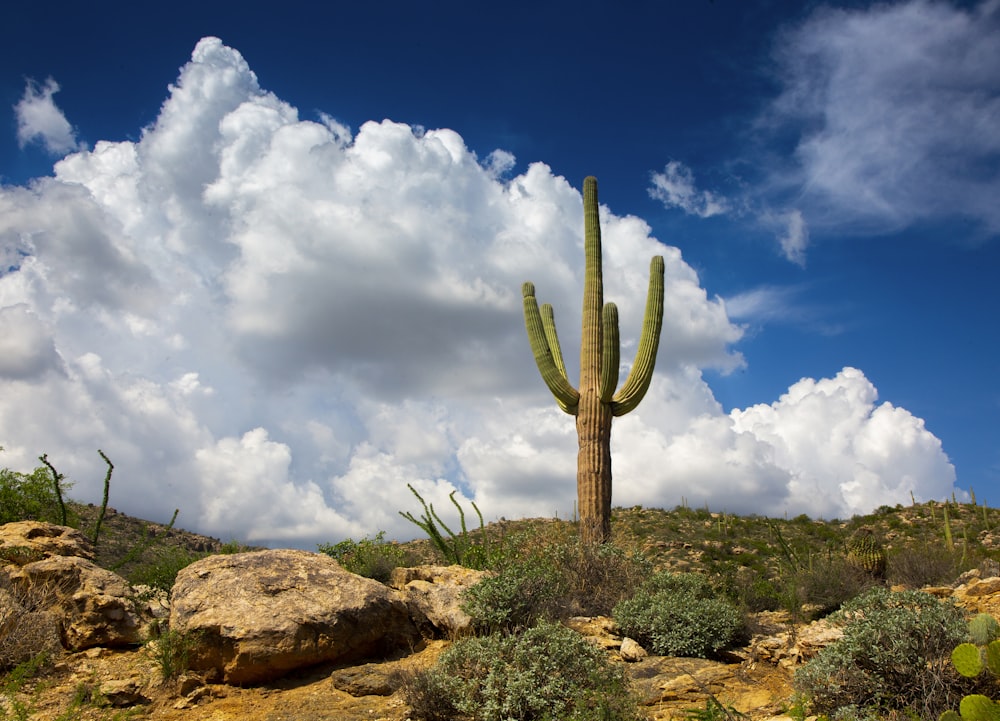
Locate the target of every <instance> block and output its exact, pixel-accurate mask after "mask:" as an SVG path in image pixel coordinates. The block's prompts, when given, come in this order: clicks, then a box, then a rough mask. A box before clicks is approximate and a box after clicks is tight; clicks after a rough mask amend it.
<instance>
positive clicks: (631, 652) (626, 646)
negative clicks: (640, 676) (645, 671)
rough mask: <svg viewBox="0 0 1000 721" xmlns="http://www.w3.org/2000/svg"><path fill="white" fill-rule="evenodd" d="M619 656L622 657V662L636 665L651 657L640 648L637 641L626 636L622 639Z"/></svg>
mask: <svg viewBox="0 0 1000 721" xmlns="http://www.w3.org/2000/svg"><path fill="white" fill-rule="evenodd" d="M618 655H619V656H621V658H622V661H626V662H628V663H634V662H636V661H641V660H642V659H644V658H646V656H648V655H649V652H648V651H646V649H644V648H643V647H642V646H640V645H639V644H638V643H637V642H636V641H634V640H633V639H631V638H629V637H628V636H626V637H625V638H623V639H622V645H621V648H620V649H618Z"/></svg>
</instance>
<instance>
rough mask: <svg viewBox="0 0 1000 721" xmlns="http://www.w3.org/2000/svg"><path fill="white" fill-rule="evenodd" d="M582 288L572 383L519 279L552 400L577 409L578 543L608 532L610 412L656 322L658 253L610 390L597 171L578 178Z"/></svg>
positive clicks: (614, 353) (632, 393)
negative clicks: (626, 354)
mask: <svg viewBox="0 0 1000 721" xmlns="http://www.w3.org/2000/svg"><path fill="white" fill-rule="evenodd" d="M583 218H584V254H585V266H584V289H583V337H582V342H581V344H580V383H579V387H578V388H574V387H573V386H572V384H571V383H570V381H569V378H568V376H567V374H566V365H565V364H564V363H563V357H562V350H561V348H560V347H559V338H558V335H557V334H556V325H555V316H554V315H553V312H552V306H551V305H549V304H547V303H546V304H545V305H543V306H542V307H541V309H539V307H538V301H537V300H536V299H535V286H534V285H533V284H532V283H525V284H524V285H523V286H522V288H521V292H522V295H523V296H524V322H525V326H526V327H527V331H528V340H529V341H530V343H531V350H532V352H533V353H534V355H535V363H536V364H537V365H538V370H539V371H540V372H541V374H542V379H543V380H544V381H545V384H546V385H547V386H548V387H549V390H550V391H552V395H553V396H555V399H556V403H557V404H558V405H559V407H560V408H561V409H562V410H563V411H565V412H566V413H569V414H570V415H574V416H576V430H577V437H578V440H579V447H580V448H579V453H578V455H577V475H576V487H577V497H578V500H579V508H580V529H581V530H580V535H581V538H582V539H583V541H584V542H585V543H605V542H607V541H608V540H609V539H610V537H611V420H612V418H613V417H615V416H621V415H624V414H626V413H628V412H629V411H631V410H634V409H635V407H636V406H637V405H639V401H641V400H642V398H643V396H644V395H645V394H646V390H647V389H648V388H649V383H650V380H651V379H652V377H653V366H654V364H655V363H656V351H657V348H658V347H659V343H660V328H661V326H662V324H663V272H664V265H663V257H662V256H655V257H654V258H653V259H652V261H651V262H650V266H649V291H648V294H647V297H646V311H645V317H644V319H643V324H642V336H641V338H640V340H639V349H638V352H637V353H636V358H635V363H634V364H633V365H632V370H631V371H630V372H629V375H628V378H626V379H625V383H624V385H623V386H622V387H621V389H620V390H619V391H618V392H617V393H616V392H615V388H616V387H617V386H618V371H619V353H620V349H619V344H618V308H617V307H616V306H615V304H614V303H605V302H604V281H603V277H602V274H601V226H600V221H599V217H598V203H597V179H596V178H593V177H588V178H586V179H585V180H584V181H583Z"/></svg>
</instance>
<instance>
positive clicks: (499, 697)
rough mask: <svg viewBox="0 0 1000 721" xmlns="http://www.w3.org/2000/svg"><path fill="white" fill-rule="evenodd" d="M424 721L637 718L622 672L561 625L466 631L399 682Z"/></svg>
mask: <svg viewBox="0 0 1000 721" xmlns="http://www.w3.org/2000/svg"><path fill="white" fill-rule="evenodd" d="M404 693H405V696H406V700H407V703H408V704H409V705H410V708H411V711H412V713H413V715H414V716H415V717H416V718H418V719H423V720H424V721H452V720H453V719H469V720H470V721H535V720H538V721H542V720H545V721H554V720H555V719H559V721H638V719H640V718H641V716H640V715H639V712H638V707H637V704H636V701H635V699H634V697H633V696H632V694H631V693H630V691H629V687H628V681H627V676H626V674H625V672H624V670H623V669H622V668H621V667H620V666H615V665H613V664H611V663H610V662H609V660H608V656H607V654H606V653H604V652H603V651H601V650H600V649H598V648H597V647H596V646H594V645H592V644H590V643H589V642H587V641H586V640H585V639H584V638H583V637H581V636H580V635H579V634H577V633H576V632H575V631H572V630H570V629H568V628H566V627H564V626H561V625H559V624H553V623H547V622H542V623H540V624H538V625H537V626H534V627H533V628H530V629H528V630H527V631H525V632H524V633H523V634H520V635H509V634H503V633H496V634H493V635H490V636H485V637H482V638H466V639H462V640H460V641H456V642H455V643H454V644H453V645H452V646H451V647H449V648H448V649H447V650H446V651H445V652H444V653H442V654H441V657H440V658H439V659H438V662H437V664H436V665H435V666H434V667H432V668H431V669H428V670H427V671H423V672H419V673H417V674H416V675H415V676H413V677H411V679H410V680H409V681H408V682H407V683H406V684H405V685H404Z"/></svg>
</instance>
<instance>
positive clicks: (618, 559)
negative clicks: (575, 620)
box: [548, 541, 653, 616]
mask: <svg viewBox="0 0 1000 721" xmlns="http://www.w3.org/2000/svg"><path fill="white" fill-rule="evenodd" d="M548 552H551V553H553V555H554V556H555V558H556V560H557V562H558V566H559V573H560V575H561V576H562V577H563V579H564V582H563V588H564V594H565V596H564V598H563V601H562V604H561V605H562V608H561V610H560V615H561V616H607V615H610V614H611V611H612V610H613V609H614V607H615V606H616V605H617V604H618V603H620V602H621V601H623V600H625V599H626V598H629V597H630V596H631V595H632V594H633V593H635V591H636V589H637V588H639V586H641V585H642V583H643V581H645V579H647V578H648V577H649V575H650V574H651V573H652V570H653V568H652V564H651V563H650V562H649V561H648V560H646V559H645V558H643V557H642V555H641V554H639V553H638V552H635V553H628V552H626V551H624V550H622V549H620V548H618V547H617V546H612V545H611V544H602V545H598V546H594V545H590V544H586V543H581V542H579V541H576V542H570V543H564V544H561V545H558V546H556V547H553V548H550V549H548Z"/></svg>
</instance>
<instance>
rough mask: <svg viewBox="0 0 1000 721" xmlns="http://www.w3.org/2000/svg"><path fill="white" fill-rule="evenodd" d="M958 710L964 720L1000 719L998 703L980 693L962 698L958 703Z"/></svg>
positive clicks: (993, 720) (997, 720)
mask: <svg viewBox="0 0 1000 721" xmlns="http://www.w3.org/2000/svg"><path fill="white" fill-rule="evenodd" d="M958 712H959V713H960V714H961V715H962V718H963V719H965V720H966V721H1000V705H998V704H997V702H996V701H994V700H993V699H991V698H989V697H988V696H983V695H982V694H980V693H974V694H970V695H968V696H966V697H965V698H963V699H962V701H961V703H959V705H958Z"/></svg>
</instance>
